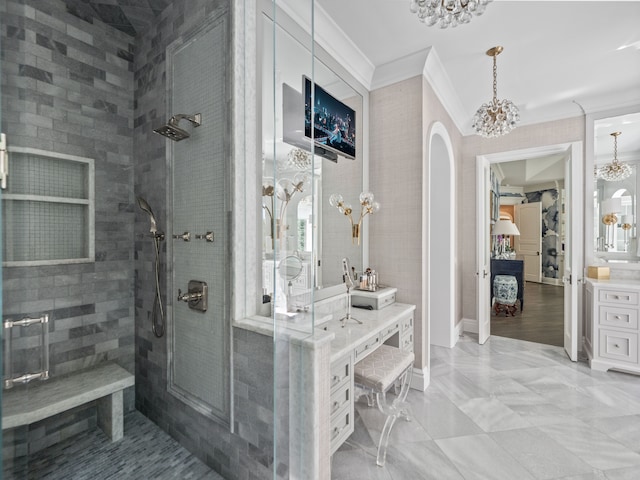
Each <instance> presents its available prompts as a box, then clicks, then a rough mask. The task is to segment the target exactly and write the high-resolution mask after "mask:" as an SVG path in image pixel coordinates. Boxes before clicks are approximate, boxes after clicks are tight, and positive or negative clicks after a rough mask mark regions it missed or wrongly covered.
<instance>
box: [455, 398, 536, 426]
mask: <svg viewBox="0 0 640 480" xmlns="http://www.w3.org/2000/svg"><path fill="white" fill-rule="evenodd" d="M459 407H460V410H462V411H463V412H464V413H465V414H466V415H467V416H468V417H469V418H470V419H471V420H473V421H474V422H475V423H476V424H477V425H478V426H479V427H480V428H482V430H484V431H485V432H496V431H499V430H513V429H516V428H524V427H530V426H531V424H530V423H529V422H527V420H525V419H524V418H522V417H521V416H520V415H518V414H517V413H516V412H514V411H513V410H512V409H511V408H509V407H507V406H506V405H505V404H504V403H502V402H501V401H500V400H498V399H497V398H495V397H485V398H473V399H471V400H468V401H467V402H465V403H463V404H461V405H460V406H459Z"/></svg>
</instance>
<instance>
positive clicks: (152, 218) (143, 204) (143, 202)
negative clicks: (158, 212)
mask: <svg viewBox="0 0 640 480" xmlns="http://www.w3.org/2000/svg"><path fill="white" fill-rule="evenodd" d="M136 198H137V199H138V206H139V207H140V208H141V209H142V210H143V211H144V212H146V213H147V215H149V221H150V222H151V227H150V228H149V231H150V232H151V233H153V234H155V233H156V232H157V231H158V224H157V223H156V217H155V215H154V214H153V211H152V210H151V207H150V206H149V204H148V203H147V201H146V200H145V199H144V198H142V197H136Z"/></svg>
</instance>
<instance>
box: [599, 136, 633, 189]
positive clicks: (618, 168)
mask: <svg viewBox="0 0 640 480" xmlns="http://www.w3.org/2000/svg"><path fill="white" fill-rule="evenodd" d="M610 135H611V136H612V137H613V161H612V162H611V163H608V164H606V165H603V166H602V167H600V168H598V169H596V177H600V178H602V179H603V180H606V181H607V182H619V181H620V180H624V179H625V178H627V177H629V176H630V175H631V167H630V166H629V164H628V163H622V162H620V161H618V136H619V135H622V132H613V133H611V134H610Z"/></svg>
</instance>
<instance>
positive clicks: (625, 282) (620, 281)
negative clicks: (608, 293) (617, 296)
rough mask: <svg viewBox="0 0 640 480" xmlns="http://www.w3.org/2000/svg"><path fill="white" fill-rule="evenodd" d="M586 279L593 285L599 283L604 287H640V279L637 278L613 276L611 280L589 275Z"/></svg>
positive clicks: (598, 284)
mask: <svg viewBox="0 0 640 480" xmlns="http://www.w3.org/2000/svg"><path fill="white" fill-rule="evenodd" d="M585 280H586V281H587V282H590V283H591V284H592V285H597V286H599V287H602V286H607V287H615V288H638V287H640V280H635V279H627V278H612V279H610V280H603V279H597V278H589V277H587V278H586V279H585Z"/></svg>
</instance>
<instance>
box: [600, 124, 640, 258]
mask: <svg viewBox="0 0 640 480" xmlns="http://www.w3.org/2000/svg"><path fill="white" fill-rule="evenodd" d="M614 133H616V135H613V134H614ZM617 133H619V134H617ZM616 161H617V162H619V163H620V164H622V165H624V168H625V169H628V173H627V175H626V176H625V178H618V179H615V178H614V179H606V178H605V177H606V175H604V174H603V172H604V170H603V169H606V168H609V167H610V166H611V165H612V164H615V163H616ZM639 164H640V113H630V114H626V115H617V116H611V117H606V118H600V119H597V120H595V121H594V196H593V211H594V217H593V222H594V232H593V233H594V255H595V257H596V258H600V259H602V260H605V261H615V262H638V261H640V243H639V242H638V238H637V228H636V220H637V218H638V209H637V194H638V191H639V188H638V187H639V185H638V181H639V178H638V175H637V170H638V165H639Z"/></svg>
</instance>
